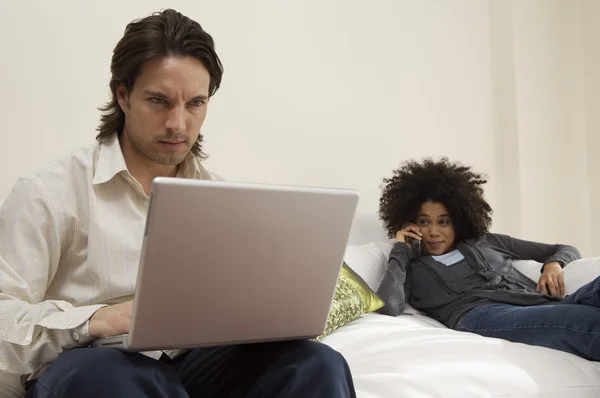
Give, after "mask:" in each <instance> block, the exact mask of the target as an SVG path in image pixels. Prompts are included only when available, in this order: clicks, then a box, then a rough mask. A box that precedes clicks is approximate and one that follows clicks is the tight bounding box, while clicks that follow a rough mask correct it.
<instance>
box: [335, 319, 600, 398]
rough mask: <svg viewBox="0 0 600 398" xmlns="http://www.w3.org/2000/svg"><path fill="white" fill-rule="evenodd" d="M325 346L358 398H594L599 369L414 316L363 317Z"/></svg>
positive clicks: (562, 355)
mask: <svg viewBox="0 0 600 398" xmlns="http://www.w3.org/2000/svg"><path fill="white" fill-rule="evenodd" d="M324 342H325V343H326V344H329V345H330V346H331V347H333V348H335V349H336V350H338V351H339V352H341V353H342V354H343V355H344V356H345V357H346V359H347V361H348V363H349V365H350V368H351V370H352V373H353V376H354V381H355V387H356V390H357V394H358V397H360V398H375V397H381V398H384V397H385V398H390V397H403V398H406V397H409V398H425V397H427V398H431V397H436V398H446V397H448V398H449V397H452V398H471V397H472V398H486V397H503V398H508V397H510V398H515V397H544V398H554V397H556V398H564V397H570V398H584V397H585V398H588V397H589V398H592V397H600V363H595V362H589V361H586V360H583V359H581V358H578V357H576V356H574V355H570V354H566V353H562V352H559V351H555V350H551V349H547V348H542V347H534V346H529V345H524V344H515V343H509V342H507V341H503V340H499V339H491V338H483V337H481V336H478V335H475V334H471V333H465V332H456V331H453V330H450V329H448V328H446V327H444V326H443V325H441V324H440V323H438V322H436V321H434V320H432V319H430V318H427V317H424V316H420V315H401V316H399V317H397V318H393V317H388V316H384V315H378V314H367V315H365V316H363V317H361V318H360V319H358V320H356V321H354V322H352V323H350V324H348V325H346V326H344V327H343V328H341V329H338V330H337V331H335V332H334V333H333V334H332V335H330V336H328V337H326V338H325V339H324Z"/></svg>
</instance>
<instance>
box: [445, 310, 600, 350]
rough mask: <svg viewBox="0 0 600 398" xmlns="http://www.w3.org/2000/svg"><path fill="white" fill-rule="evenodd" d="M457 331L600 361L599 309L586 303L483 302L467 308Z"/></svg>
mask: <svg viewBox="0 0 600 398" xmlns="http://www.w3.org/2000/svg"><path fill="white" fill-rule="evenodd" d="M456 330H461V331H466V332H473V333H477V334H480V335H482V336H487V337H496V338H500V339H504V340H509V341H512V342H516V343H525V344H531V345H538V346H542V347H548V348H553V349H556V350H561V351H565V352H569V353H572V354H575V355H578V356H580V357H582V358H585V359H589V360H593V361H599V360H600V309H599V308H596V307H591V306H588V305H577V304H563V303H561V304H553V305H541V306H534V307H519V306H513V305H506V304H491V305H484V306H481V307H477V308H475V309H473V310H471V311H469V312H468V313H467V314H466V315H465V316H464V317H463V318H462V319H461V320H460V322H459V323H458V325H457V327H456Z"/></svg>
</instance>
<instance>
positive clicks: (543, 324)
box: [378, 158, 600, 361]
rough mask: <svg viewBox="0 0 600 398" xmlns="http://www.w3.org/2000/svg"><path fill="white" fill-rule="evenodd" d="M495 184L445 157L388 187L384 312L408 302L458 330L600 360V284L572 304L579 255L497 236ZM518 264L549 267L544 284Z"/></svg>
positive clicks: (408, 171)
mask: <svg viewBox="0 0 600 398" xmlns="http://www.w3.org/2000/svg"><path fill="white" fill-rule="evenodd" d="M486 182H487V181H486V180H485V179H483V177H482V176H481V175H480V174H477V173H474V172H473V171H471V167H465V166H462V165H460V164H457V163H451V162H449V161H448V159H446V158H443V159H442V160H441V161H438V162H436V161H433V160H431V159H428V160H425V161H424V162H422V163H419V162H415V161H410V162H407V163H405V164H404V165H403V166H402V167H401V168H400V169H398V170H396V171H395V172H394V176H393V177H392V178H389V179H385V180H384V183H385V184H386V186H385V188H384V191H383V196H382V198H381V200H380V216H381V218H382V220H383V221H384V223H385V226H386V228H387V229H388V232H389V235H390V237H394V236H395V237H396V243H395V245H394V247H393V249H392V251H391V253H390V256H389V264H388V269H387V271H386V274H385V277H384V279H383V281H382V283H381V285H380V287H379V289H378V294H379V295H380V296H381V298H382V299H383V300H384V301H385V306H384V307H383V308H382V309H381V310H380V311H379V312H381V313H384V314H388V315H393V316H396V315H399V314H401V313H402V312H403V310H404V307H405V303H406V302H408V303H410V304H411V305H412V306H413V307H415V308H416V309H418V310H421V311H423V312H425V313H427V314H429V315H430V316H431V317H433V318H434V319H436V320H438V321H439V322H441V323H443V324H445V325H446V326H447V327H449V328H452V329H455V330H460V331H468V332H474V333H478V334H480V335H483V336H489V337H497V338H502V339H506V340H509V341H514V342H520V343H526V344H533V345H539V346H544V347H549V348H554V349H558V350H562V351H566V352H570V353H573V354H575V355H578V356H580V357H583V358H586V359H589V360H594V361H598V360H600V292H599V291H600V278H598V279H596V280H594V281H593V282H591V283H589V284H587V285H585V286H583V287H582V288H580V289H579V290H578V291H577V292H575V293H573V294H571V295H569V296H567V297H565V294H564V291H565V290H564V279H563V270H562V268H563V267H565V266H566V265H567V264H569V263H570V262H571V261H573V260H576V259H578V258H580V253H579V251H578V250H577V249H575V248H574V247H572V246H567V245H548V244H543V243H536V242H529V241H524V240H519V239H515V238H512V237H510V236H506V235H500V234H492V233H489V232H488V228H489V226H490V224H491V217H490V215H491V213H492V209H491V208H490V206H489V204H488V203H487V202H486V201H485V199H484V197H483V189H482V185H483V184H485V183H486ZM413 242H420V246H421V248H420V249H418V248H417V249H413V248H412V246H413V245H412V243H413ZM417 246H418V245H417ZM514 260H535V261H538V262H540V263H542V264H543V267H542V276H541V278H540V280H539V281H538V283H537V284H536V283H535V282H533V281H532V280H531V279H529V278H527V277H526V276H524V275H523V274H521V273H520V272H519V271H518V270H517V269H516V268H514V267H513V264H512V262H513V261H514Z"/></svg>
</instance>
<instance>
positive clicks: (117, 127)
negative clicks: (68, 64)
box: [96, 9, 223, 158]
mask: <svg viewBox="0 0 600 398" xmlns="http://www.w3.org/2000/svg"><path fill="white" fill-rule="evenodd" d="M167 56H182V57H183V56H190V57H194V58H196V59H197V60H199V61H200V62H202V64H203V65H204V67H205V68H206V69H207V70H208V73H209V74H210V86H209V96H213V95H214V94H215V93H216V92H217V90H218V89H219V86H220V85H221V78H222V76H223V65H222V64H221V61H220V59H219V57H218V56H217V53H216V52H215V45H214V41H213V38H212V37H211V36H210V35H209V34H208V33H207V32H206V31H204V29H202V26H200V24H199V23H198V22H196V21H193V20H192V19H190V18H188V17H186V16H185V15H183V14H181V13H179V12H177V11H175V10H171V9H167V10H164V11H161V12H157V13H154V14H152V15H150V16H148V17H145V18H142V19H139V20H135V21H133V22H131V23H129V24H128V25H127V27H126V28H125V34H124V35H123V37H122V38H121V40H120V41H119V42H118V43H117V45H116V47H115V49H114V51H113V56H112V61H111V64H110V71H111V74H112V77H111V79H110V91H111V94H112V99H111V100H110V101H109V102H108V103H107V104H106V105H105V106H104V107H102V108H100V110H101V111H102V112H103V115H102V117H101V119H100V126H98V129H97V130H98V131H99V134H98V135H97V136H96V139H97V140H98V141H99V142H102V141H105V140H106V139H108V138H109V137H110V136H111V135H113V134H114V133H115V132H116V133H117V134H119V135H121V133H122V132H123V127H124V125H125V114H124V113H123V110H122V109H121V107H120V106H119V103H118V102H117V87H118V86H119V85H121V84H122V85H124V86H125V88H126V89H127V90H128V91H131V89H132V88H133V85H134V83H135V80H136V79H137V77H138V76H139V74H140V73H141V69H142V66H143V65H144V63H145V62H147V61H149V60H151V59H154V58H157V57H167ZM202 140H203V137H202V134H199V135H198V140H197V141H196V142H195V143H194V145H193V146H192V149H191V152H192V153H193V154H194V155H196V156H199V157H200V158H205V157H206V155H205V154H204V153H203V152H202Z"/></svg>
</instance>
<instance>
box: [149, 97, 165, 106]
mask: <svg viewBox="0 0 600 398" xmlns="http://www.w3.org/2000/svg"><path fill="white" fill-rule="evenodd" d="M149 101H150V102H152V103H153V104H159V105H160V104H164V103H165V99H164V98H157V97H152V98H149Z"/></svg>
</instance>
